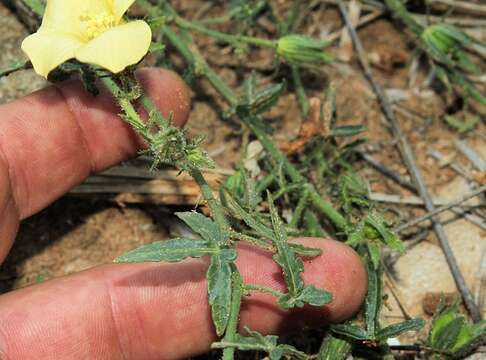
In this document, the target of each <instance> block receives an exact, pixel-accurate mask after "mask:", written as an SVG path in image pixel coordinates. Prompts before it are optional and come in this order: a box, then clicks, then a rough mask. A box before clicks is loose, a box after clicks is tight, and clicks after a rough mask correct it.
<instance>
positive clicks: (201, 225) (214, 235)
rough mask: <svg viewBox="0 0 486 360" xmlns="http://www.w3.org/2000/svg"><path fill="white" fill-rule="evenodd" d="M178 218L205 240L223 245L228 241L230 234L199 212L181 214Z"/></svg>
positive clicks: (178, 214)
mask: <svg viewBox="0 0 486 360" xmlns="http://www.w3.org/2000/svg"><path fill="white" fill-rule="evenodd" d="M176 215H177V217H178V218H179V219H181V220H182V221H184V222H185V223H186V224H187V226H189V227H190V228H191V229H192V230H193V231H194V232H196V233H198V234H199V235H201V237H202V238H203V239H204V240H207V241H210V242H212V243H216V244H218V245H223V244H224V243H225V242H226V240H227V239H228V234H226V233H225V232H223V231H222V230H221V228H220V227H219V226H218V225H217V224H216V223H215V222H213V221H212V220H210V219H209V218H207V217H206V216H204V215H202V214H199V213H197V212H194V211H191V212H179V213H176Z"/></svg>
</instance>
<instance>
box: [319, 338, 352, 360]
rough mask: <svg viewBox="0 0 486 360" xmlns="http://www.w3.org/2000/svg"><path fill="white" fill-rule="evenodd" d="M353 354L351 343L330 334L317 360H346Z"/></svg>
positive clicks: (325, 339)
mask: <svg viewBox="0 0 486 360" xmlns="http://www.w3.org/2000/svg"><path fill="white" fill-rule="evenodd" d="M350 352H351V343H350V342H349V341H346V340H344V339H340V338H337V337H335V336H332V334H328V335H327V336H326V337H325V338H324V341H323V342H322V345H321V348H320V349H319V354H318V355H317V360H345V359H347V357H348V354H349V353H350Z"/></svg>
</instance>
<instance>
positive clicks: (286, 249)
mask: <svg viewBox="0 0 486 360" xmlns="http://www.w3.org/2000/svg"><path fill="white" fill-rule="evenodd" d="M268 203H269V208H270V217H271V219H272V225H273V229H274V238H273V241H274V244H275V247H276V248H277V253H276V254H275V255H274V256H273V260H274V261H275V262H276V263H277V264H279V265H280V267H281V268H282V271H283V276H284V280H285V284H286V285H287V289H288V291H289V294H290V295H291V296H298V295H299V293H300V292H301V291H302V289H303V288H304V282H303V281H302V278H301V277H300V274H301V273H302V271H304V263H303V261H302V260H301V259H299V258H297V257H296V256H295V253H294V251H293V250H292V249H291V248H290V246H289V245H288V239H287V233H286V232H285V228H284V226H283V224H282V221H281V220H280V217H279V216H278V213H277V210H276V209H275V205H274V204H273V199H272V197H271V195H270V194H268Z"/></svg>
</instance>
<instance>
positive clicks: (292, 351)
mask: <svg viewBox="0 0 486 360" xmlns="http://www.w3.org/2000/svg"><path fill="white" fill-rule="evenodd" d="M268 355H269V357H270V359H271V360H278V359H281V358H282V357H284V356H285V357H286V358H288V359H297V360H307V359H308V356H307V355H306V354H305V353H303V352H302V351H299V350H297V349H296V348H295V347H293V346H290V345H286V344H282V345H278V346H277V348H276V349H274V350H273V351H271V352H270V353H269V354H268Z"/></svg>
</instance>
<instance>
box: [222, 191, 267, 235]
mask: <svg viewBox="0 0 486 360" xmlns="http://www.w3.org/2000/svg"><path fill="white" fill-rule="evenodd" d="M226 195H227V196H226V200H227V201H228V203H229V205H230V206H231V208H232V210H233V211H234V213H235V215H236V216H237V217H239V218H241V219H242V220H243V222H244V223H245V224H246V225H248V226H249V227H250V228H252V229H253V230H255V231H256V232H257V233H258V235H260V236H262V237H264V238H267V239H273V237H274V235H273V231H272V229H270V228H269V227H267V226H265V225H264V224H262V223H261V222H259V221H258V220H256V219H255V218H254V217H253V216H252V215H251V214H249V213H248V212H246V211H245V209H243V208H242V207H241V206H240V204H238V203H237V202H236V201H235V200H234V199H233V198H232V197H231V196H230V195H229V194H226Z"/></svg>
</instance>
